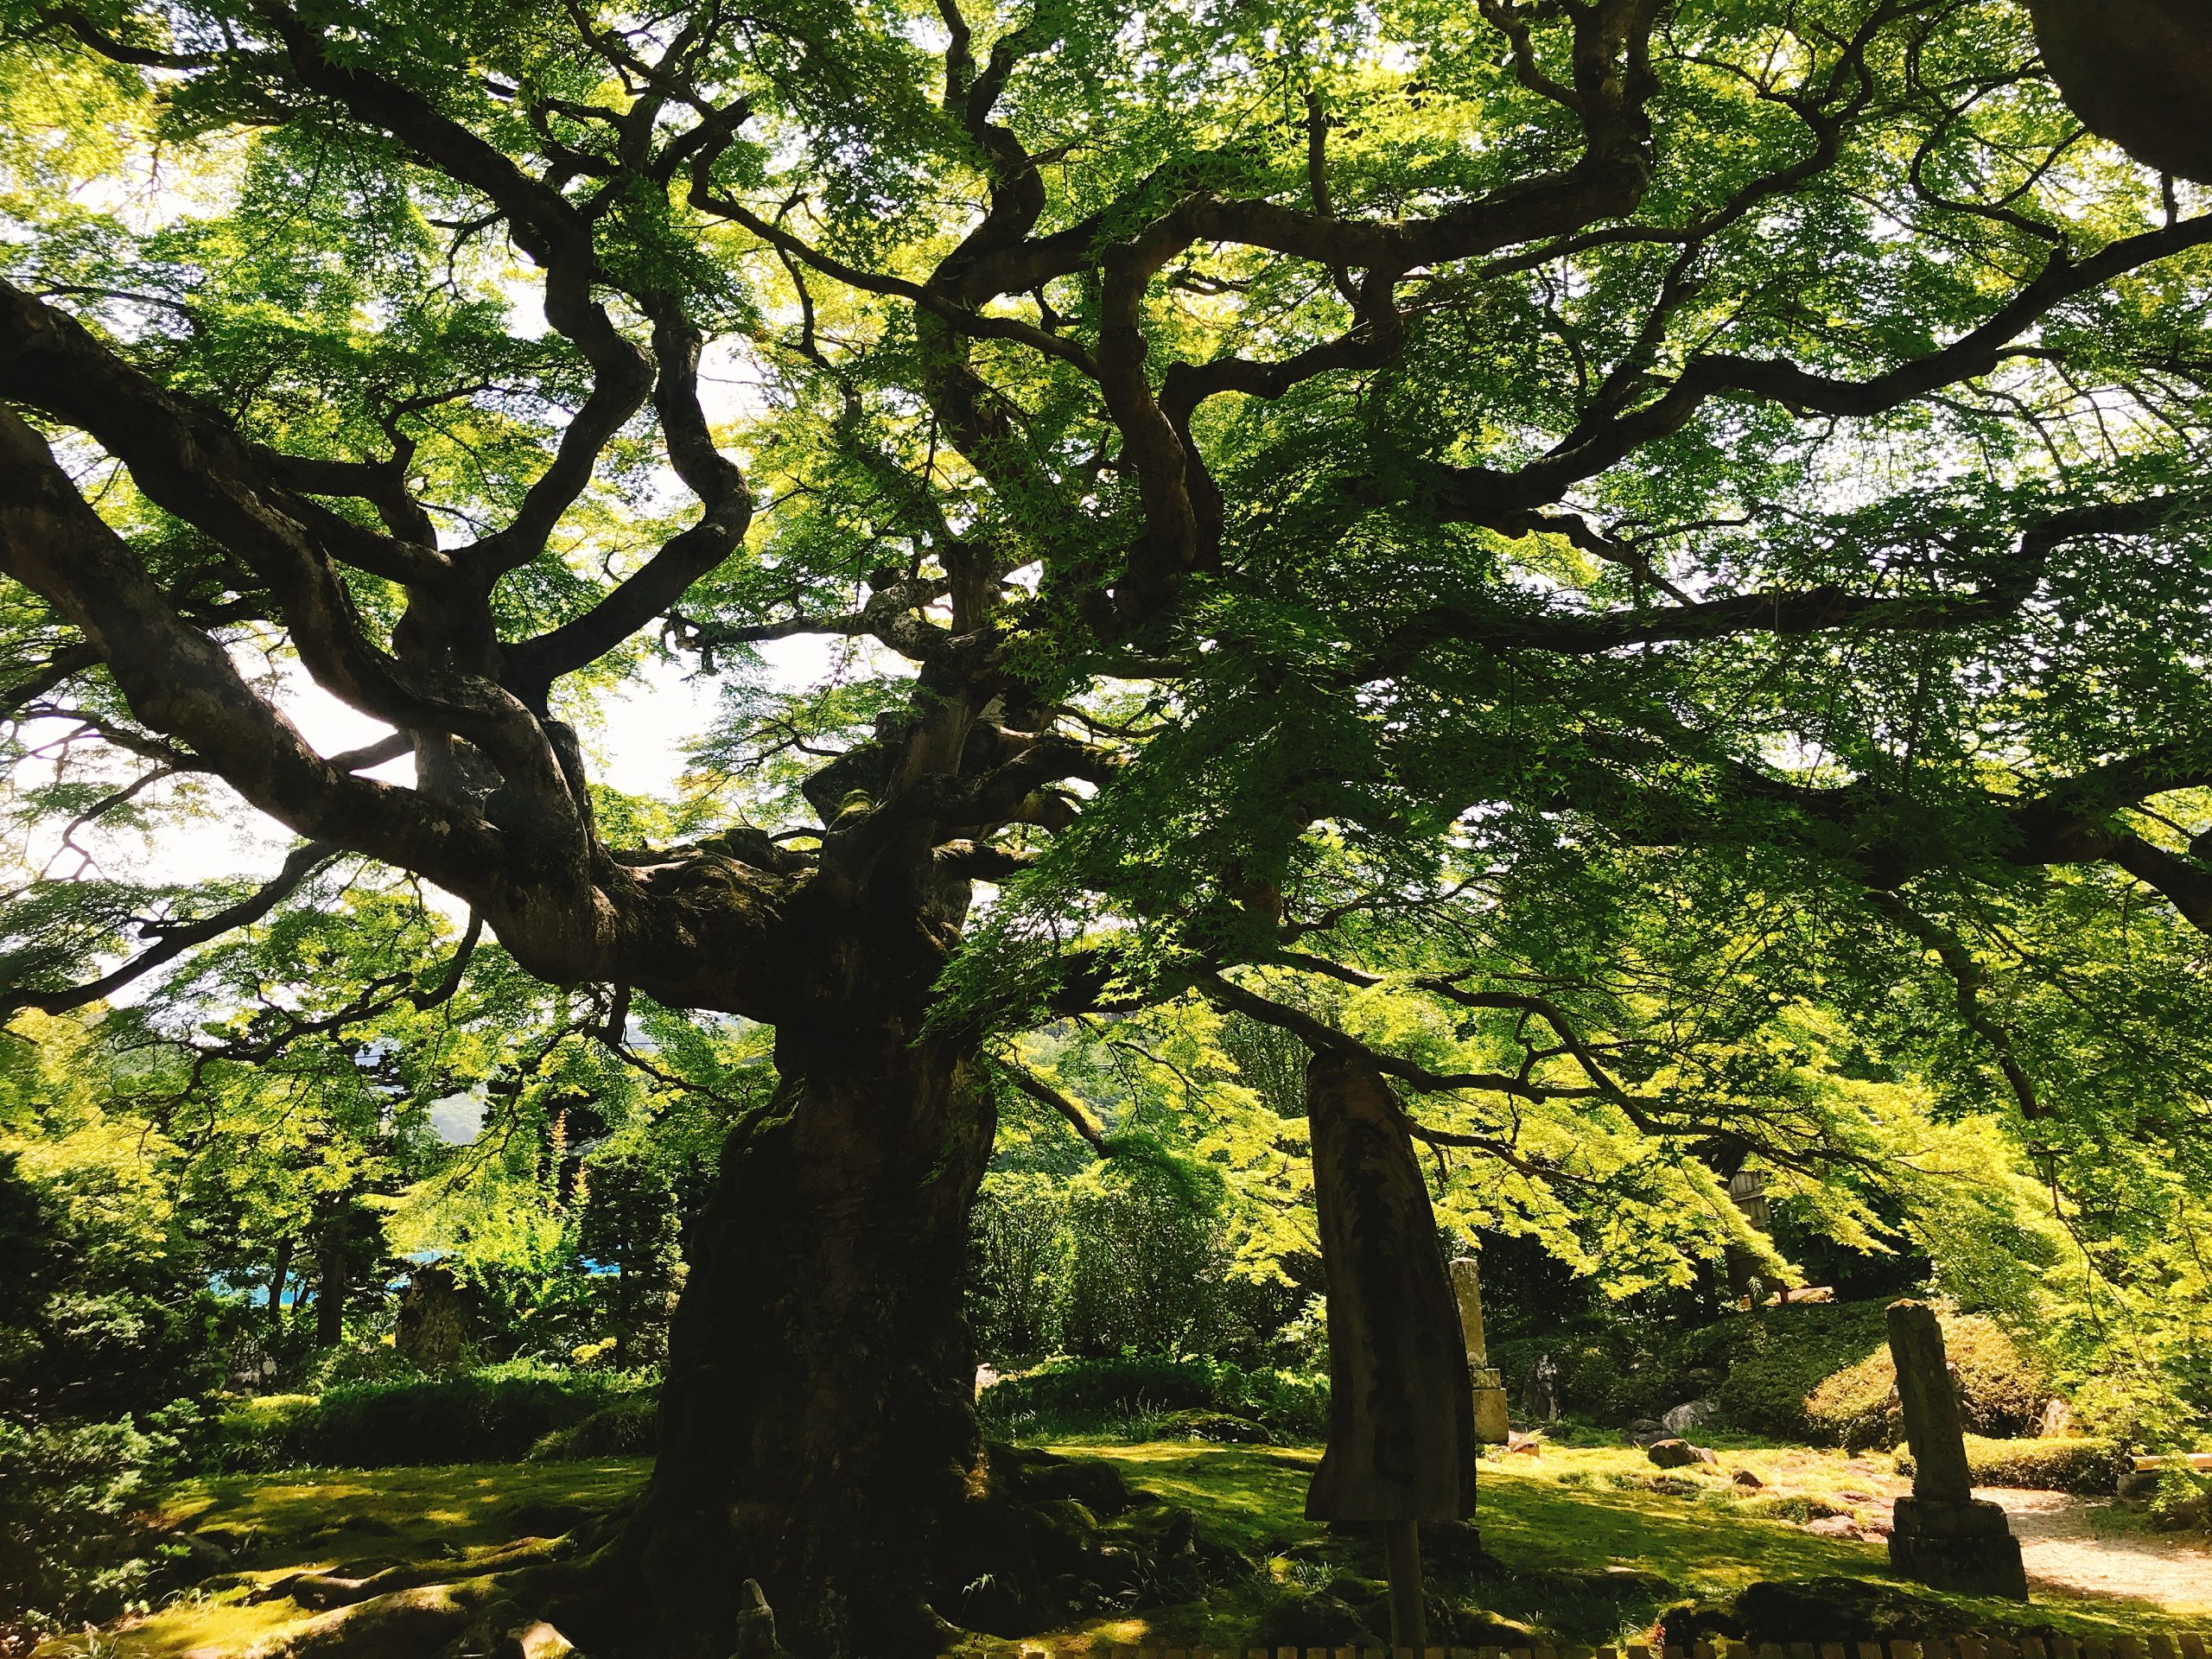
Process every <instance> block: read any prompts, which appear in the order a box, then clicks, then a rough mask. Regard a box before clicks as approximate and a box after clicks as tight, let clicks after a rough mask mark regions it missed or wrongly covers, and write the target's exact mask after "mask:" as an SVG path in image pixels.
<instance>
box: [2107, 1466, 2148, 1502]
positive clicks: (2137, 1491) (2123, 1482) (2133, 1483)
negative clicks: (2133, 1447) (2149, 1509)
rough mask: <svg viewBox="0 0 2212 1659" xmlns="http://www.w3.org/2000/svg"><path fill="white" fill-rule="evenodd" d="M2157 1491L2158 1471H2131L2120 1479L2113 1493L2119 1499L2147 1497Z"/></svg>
mask: <svg viewBox="0 0 2212 1659" xmlns="http://www.w3.org/2000/svg"><path fill="white" fill-rule="evenodd" d="M2114 1491H2116V1493H2117V1494H2118V1495H2119V1496H2120V1497H2150V1496H2151V1494H2152V1493H2153V1492H2155V1491H2158V1471H2157V1470H2155V1469H2131V1470H2129V1471H2127V1472H2126V1474H2124V1475H2122V1476H2121V1477H2120V1484H2118V1486H2117V1487H2116V1488H2114Z"/></svg>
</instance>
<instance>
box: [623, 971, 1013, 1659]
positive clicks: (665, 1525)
mask: <svg viewBox="0 0 2212 1659" xmlns="http://www.w3.org/2000/svg"><path fill="white" fill-rule="evenodd" d="M914 1026H915V1022H914V1021H912V1020H905V1019H896V1018H886V1017H884V1015H883V1013H882V1011H881V1010H880V1008H878V1009H872V1010H871V1009H855V1010H850V1011H849V1014H847V1016H846V1017H843V1018H836V1017H825V1018H823V1019H822V1020H818V1021H815V1022H810V1023H809V1024H808V1025H807V1026H806V1027H804V1028H800V1027H796V1026H785V1027H781V1028H779V1041H778V1049H777V1058H778V1063H779V1068H780V1070H781V1071H782V1077H783V1082H782V1086H781V1088H780V1090H779V1092H778V1094H777V1096H776V1097H775V1099H774V1101H773V1102H772V1103H771V1104H770V1105H769V1106H768V1107H767V1108H766V1109H764V1110H762V1111H761V1112H760V1113H759V1114H757V1115H756V1116H753V1117H752V1118H750V1119H748V1120H747V1121H746V1122H742V1123H741V1124H739V1125H738V1126H737V1128H735V1129H734V1131H733V1132H732V1134H731V1135H730V1137H729V1141H728V1145H727V1147H725V1149H724V1151H723V1154H722V1168H721V1178H720V1182H719V1185H718V1187H717V1190H716V1192H715V1197H714V1199H713V1201H712V1205H711V1207H710V1210H709V1214H708V1215H707V1217H705V1219H704V1220H703V1221H702V1224H701V1227H700V1237H701V1240H702V1246H701V1248H700V1249H699V1251H698V1255H697V1258H696V1260H695V1262H694V1263H693V1266H692V1270H691V1274H690V1280H689V1281H688V1283H687V1285H686V1287H685V1289H684V1294H683V1301H682V1304H681V1306H679V1307H678V1309H677V1315H676V1320H675V1325H674V1328H673V1330H672V1332H671V1344H670V1358H669V1371H668V1379H667V1383H666V1384H665V1388H664V1394H663V1397H662V1405H661V1416H660V1437H661V1438H660V1456H659V1461H658V1465H657V1466H656V1468H655V1471H654V1474H653V1479H652V1486H651V1488H650V1490H649V1491H648V1492H647V1494H646V1497H645V1501H644V1503H643V1505H642V1507H641V1508H640V1510H639V1513H638V1515H637V1516H636V1517H635V1519H634V1520H633V1522H632V1525H631V1529H630V1533H629V1535H628V1537H627V1539H626V1548H625V1553H626V1554H628V1555H630V1557H631V1558H632V1560H634V1563H635V1565H636V1566H637V1567H638V1568H639V1570H640V1571H641V1573H642V1574H643V1579H644V1582H645V1586H647V1589H648V1591H649V1596H650V1600H651V1603H652V1618H653V1620H654V1622H655V1628H654V1629H653V1631H652V1634H651V1636H650V1637H649V1638H648V1639H644V1640H639V1639H637V1638H640V1637H646V1631H645V1630H644V1629H642V1628H640V1629H637V1630H633V1631H632V1632H630V1633H629V1634H630V1636H631V1637H632V1646H633V1647H634V1649H635V1650H639V1651H647V1650H650V1651H652V1652H653V1653H655V1654H658V1655H665V1656H668V1659H694V1656H696V1659H725V1656H727V1654H728V1651H729V1649H730V1647H731V1643H732V1640H733V1621H734V1618H736V1615H737V1613H738V1611H740V1609H741V1607H742V1606H743V1605H745V1603H744V1601H743V1599H742V1596H741V1592H742V1587H743V1586H744V1584H745V1581H746V1580H748V1579H751V1580H758V1581H759V1582H760V1586H762V1588H763V1589H764V1590H765V1591H766V1594H767V1598H768V1601H769V1605H771V1606H772V1608H773V1610H774V1612H775V1618H776V1624H777V1630H778V1634H779V1637H780V1639H781V1640H782V1642H783V1643H784V1645H785V1646H786V1647H787V1648H789V1649H791V1651H792V1652H794V1653H796V1654H799V1655H803V1656H806V1659H832V1656H836V1659H845V1656H855V1659H858V1656H866V1659H897V1656H899V1655H905V1654H918V1653H927V1652H932V1651H934V1650H936V1649H937V1648H938V1647H939V1646H940V1645H941V1643H940V1641H939V1636H940V1633H941V1631H942V1630H943V1626H942V1625H941V1624H939V1623H938V1621H937V1619H936V1618H934V1617H933V1615H932V1614H931V1611H930V1609H929V1606H928V1600H929V1595H930V1586H931V1567H932V1563H933V1561H934V1560H935V1559H936V1558H937V1556H938V1551H939V1548H940V1546H941V1543H942V1541H943V1539H944V1533H945V1530H946V1529H947V1528H948V1526H949V1525H950V1523H951V1522H952V1521H953V1518H954V1516H955V1515H956V1513H957V1510H958V1508H959V1506H960V1504H961V1503H962V1500H963V1497H964V1496H965V1495H966V1494H967V1492H968V1491H969V1482H970V1480H971V1479H972V1478H974V1476H975V1473H976V1469H977V1465H978V1462H979V1458H980V1452H981V1446H980V1440H979V1437H978V1433H977V1430H976V1420H975V1413H974V1375H975V1362H974V1357H973V1353H972V1351H971V1349H970V1347H969V1337H968V1331H967V1326H966V1323H965V1320H964V1319H963V1315H962V1311H961V1303H960V1291H961V1280H962V1272H963V1263H964V1257H965V1252H966V1249H967V1237H968V1217H969V1207H970V1205H972V1203H973V1201H974V1198H975V1193H976V1185H977V1184H978V1183H979V1182H980V1181H981V1179H982V1173H983V1168H984V1165H985V1163H986V1162H987V1160H988V1158H989V1155H990V1147H991V1135H992V1129H993V1116H992V1110H991V1104H990V1096H989V1093H988V1090H987V1089H985V1088H984V1087H982V1084H981V1080H980V1078H979V1077H977V1076H976V1072H975V1068H974V1067H973V1065H972V1063H971V1059H970V1057H969V1055H968V1054H966V1053H965V1052H963V1050H962V1048H961V1046H959V1045H957V1043H948V1042H940V1041H935V1040H930V1041H922V1042H916V1041H915V1040H914V1039H915V1029H914ZM639 1613H640V1617H641V1618H642V1616H643V1610H642V1609H641V1610H639ZM579 1639H584V1638H582V1637H579Z"/></svg>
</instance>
